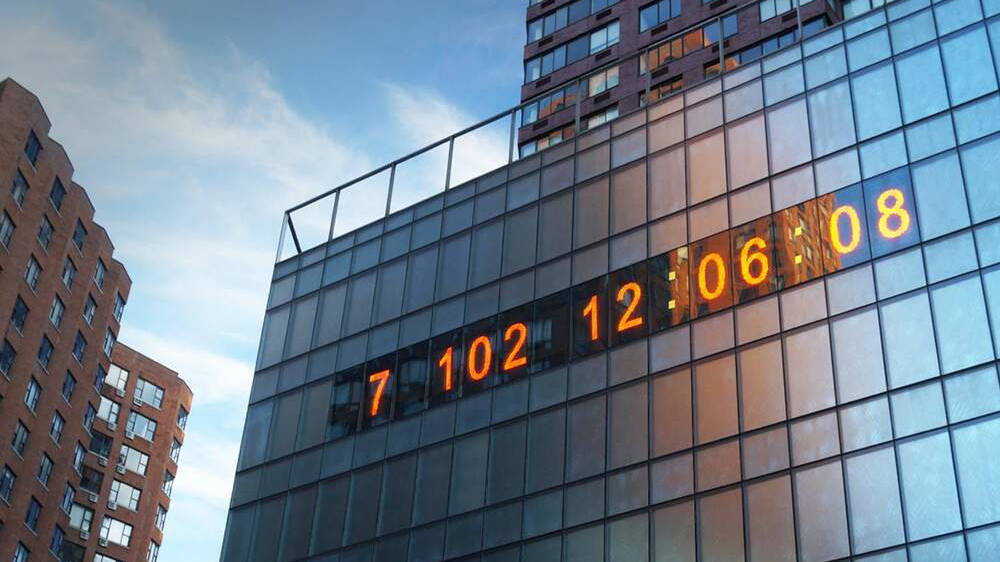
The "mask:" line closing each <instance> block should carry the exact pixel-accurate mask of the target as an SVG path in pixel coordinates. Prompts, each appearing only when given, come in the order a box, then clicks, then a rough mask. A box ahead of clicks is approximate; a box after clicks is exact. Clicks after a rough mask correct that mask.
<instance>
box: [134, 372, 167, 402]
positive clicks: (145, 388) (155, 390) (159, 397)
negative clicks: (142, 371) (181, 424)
mask: <svg viewBox="0 0 1000 562" xmlns="http://www.w3.org/2000/svg"><path fill="white" fill-rule="evenodd" d="M135 397H136V398H138V399H139V400H141V401H142V402H145V403H146V404H150V405H152V406H155V407H157V408H159V407H160V404H162V403H163V389H162V388H160V387H158V386H156V385H155V384H153V383H151V382H149V381H147V380H146V379H144V378H142V377H139V380H137V381H136V382H135Z"/></svg>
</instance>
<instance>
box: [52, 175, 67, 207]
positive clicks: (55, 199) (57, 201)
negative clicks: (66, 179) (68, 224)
mask: <svg viewBox="0 0 1000 562" xmlns="http://www.w3.org/2000/svg"><path fill="white" fill-rule="evenodd" d="M65 197H66V188H65V187H63V184H62V182H61V181H59V178H56V179H55V181H54V182H52V191H51V192H50V193H49V201H52V206H53V207H55V208H56V210H57V211H58V210H61V209H62V204H63V199H64V198H65Z"/></svg>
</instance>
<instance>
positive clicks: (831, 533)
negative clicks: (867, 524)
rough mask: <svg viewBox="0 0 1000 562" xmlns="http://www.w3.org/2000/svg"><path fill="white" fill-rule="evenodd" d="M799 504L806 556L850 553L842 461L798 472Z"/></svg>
mask: <svg viewBox="0 0 1000 562" xmlns="http://www.w3.org/2000/svg"><path fill="white" fill-rule="evenodd" d="M907 497H909V496H907ZM795 504H796V506H797V508H798V521H799V554H800V556H801V558H802V559H803V560H830V559H833V558H840V557H843V556H847V555H848V554H850V547H849V544H848V539H847V508H846V506H845V503H844V479H843V473H842V472H841V467H840V461H836V462H831V463H828V464H825V465H822V466H817V467H813V468H809V469H806V470H802V471H799V472H797V473H795Z"/></svg>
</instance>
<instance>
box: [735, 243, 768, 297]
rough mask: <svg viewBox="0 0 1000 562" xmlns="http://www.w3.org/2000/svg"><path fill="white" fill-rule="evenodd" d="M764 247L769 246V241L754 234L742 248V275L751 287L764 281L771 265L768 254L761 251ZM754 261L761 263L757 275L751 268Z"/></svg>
mask: <svg viewBox="0 0 1000 562" xmlns="http://www.w3.org/2000/svg"><path fill="white" fill-rule="evenodd" d="M764 248H767V242H765V241H764V239H763V238H761V237H760V236H754V237H753V238H751V239H750V240H748V241H747V243H746V244H744V245H743V249H742V250H740V276H741V277H743V281H745V282H746V284H747V285H750V286H751V287H753V286H755V285H760V284H761V283H763V282H764V279H766V278H767V272H768V270H769V269H770V267H771V264H770V262H768V260H767V255H766V254H764V253H763V252H761V250H763V249H764ZM754 263H758V264H760V271H759V272H758V273H757V275H754V274H753V273H752V272H751V270H750V269H751V266H752V265H753V264H754Z"/></svg>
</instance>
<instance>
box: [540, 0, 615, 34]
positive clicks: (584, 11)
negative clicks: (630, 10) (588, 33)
mask: <svg viewBox="0 0 1000 562" xmlns="http://www.w3.org/2000/svg"><path fill="white" fill-rule="evenodd" d="M617 3H618V0H593V1H592V0H576V2H573V3H571V4H567V5H566V6H563V7H561V8H559V9H557V10H554V11H552V12H550V13H548V14H545V15H544V16H539V17H537V18H535V19H533V20H531V21H529V22H528V43H533V42H535V41H538V40H539V39H542V38H545V37H548V36H549V35H552V34H553V33H555V32H556V31H559V30H560V29H562V28H564V27H566V26H567V25H572V24H574V23H576V22H578V21H580V20H582V19H585V18H586V17H587V16H589V15H590V14H592V13H596V12H598V11H600V10H603V9H604V8H606V7H608V6H612V5H614V4H617ZM598 6H600V7H598Z"/></svg>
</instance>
